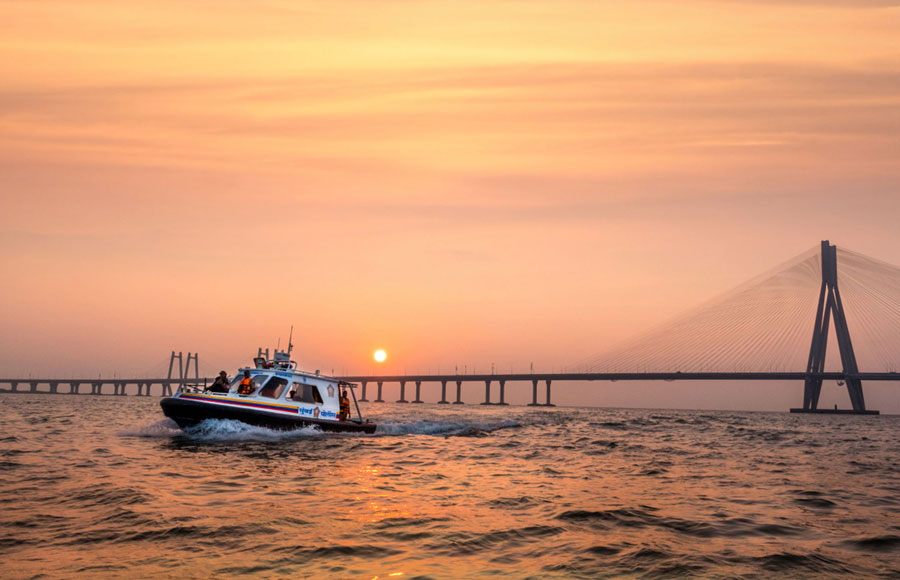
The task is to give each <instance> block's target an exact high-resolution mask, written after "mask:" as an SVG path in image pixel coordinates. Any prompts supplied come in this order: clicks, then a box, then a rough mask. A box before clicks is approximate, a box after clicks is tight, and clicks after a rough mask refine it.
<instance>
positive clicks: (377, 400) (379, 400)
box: [375, 381, 384, 403]
mask: <svg viewBox="0 0 900 580" xmlns="http://www.w3.org/2000/svg"><path fill="white" fill-rule="evenodd" d="M382 385H384V383H383V382H382V381H378V398H377V399H375V402H376V403H383V402H384V399H382V398H381V387H382Z"/></svg>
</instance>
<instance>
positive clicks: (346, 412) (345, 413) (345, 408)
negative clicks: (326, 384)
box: [338, 389, 350, 421]
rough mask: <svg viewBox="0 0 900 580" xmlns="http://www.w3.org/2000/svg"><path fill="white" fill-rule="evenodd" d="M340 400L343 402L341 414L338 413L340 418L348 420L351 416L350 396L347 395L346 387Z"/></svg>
mask: <svg viewBox="0 0 900 580" xmlns="http://www.w3.org/2000/svg"><path fill="white" fill-rule="evenodd" d="M338 400H339V401H340V403H341V412H340V415H338V419H340V420H341V421H346V420H347V419H349V418H350V397H348V396H347V389H344V393H343V394H342V395H341V397H340V399H338Z"/></svg>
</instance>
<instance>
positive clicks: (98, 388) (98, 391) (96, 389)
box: [91, 383, 103, 395]
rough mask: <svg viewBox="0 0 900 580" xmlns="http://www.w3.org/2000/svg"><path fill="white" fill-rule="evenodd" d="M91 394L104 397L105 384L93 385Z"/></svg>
mask: <svg viewBox="0 0 900 580" xmlns="http://www.w3.org/2000/svg"><path fill="white" fill-rule="evenodd" d="M91 394H92V395H102V394H103V383H91Z"/></svg>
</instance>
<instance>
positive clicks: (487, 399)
mask: <svg viewBox="0 0 900 580" xmlns="http://www.w3.org/2000/svg"><path fill="white" fill-rule="evenodd" d="M492 404H493V403H491V380H490V379H487V380H486V381H484V402H483V403H482V405H492Z"/></svg>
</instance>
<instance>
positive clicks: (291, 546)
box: [0, 394, 900, 580]
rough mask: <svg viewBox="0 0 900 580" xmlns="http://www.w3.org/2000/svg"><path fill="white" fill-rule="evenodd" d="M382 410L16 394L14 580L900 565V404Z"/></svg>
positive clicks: (604, 573) (11, 437) (589, 574)
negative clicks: (310, 425) (301, 427)
mask: <svg viewBox="0 0 900 580" xmlns="http://www.w3.org/2000/svg"><path fill="white" fill-rule="evenodd" d="M366 412H367V416H369V417H371V418H373V419H374V420H376V421H377V422H378V423H379V429H378V432H377V433H376V434H375V435H373V436H349V435H322V434H318V433H315V432H312V431H308V430H305V431H301V432H297V433H277V432H272V431H268V430H265V429H260V428H251V427H248V426H245V425H242V424H239V423H228V422H211V423H207V424H204V425H202V426H200V427H198V428H196V429H194V430H192V431H189V432H182V431H180V430H178V429H177V428H174V426H173V424H171V423H169V422H168V421H167V420H164V419H163V417H162V414H161V413H160V411H159V407H158V400H157V399H155V398H153V399H144V398H136V397H135V398H131V397H129V398H112V397H109V398H106V397H102V398H101V397H67V396H49V395H26V394H19V395H11V394H6V395H0V418H2V424H3V426H4V432H3V434H2V446H0V461H2V463H0V465H2V470H0V488H2V489H3V490H4V492H3V494H2V495H0V504H2V508H0V577H3V578H9V579H26V578H76V577H80V578H85V577H90V578H139V577H140V578H210V577H211V578H231V577H242V578H281V577H292V578H306V577H310V578H312V577H317V578H360V579H366V580H370V579H372V578H373V577H376V576H377V577H379V578H390V577H398V578H421V579H424V578H433V579H450V578H481V577H493V578H599V577H611V576H621V577H634V578H658V577H710V578H725V577H728V578H767V577H791V578H798V577H800V578H823V577H825V578H827V577H848V576H853V577H873V578H874V577H897V576H898V575H900V517H898V514H900V467H898V463H900V462H898V457H897V443H898V441H900V418H898V417H894V416H880V417H841V416H796V415H789V414H785V413H743V412H710V411H685V410H679V411H673V410H622V409H573V408H555V409H531V408H526V407H506V408H496V407H481V406H477V405H467V406H465V407H442V406H438V405H431V404H427V405H405V406H401V405H395V404H386V405H378V406H375V405H371V406H368V408H366V407H364V413H366ZM401 573H402V575H400V574H401ZM392 574H393V575H395V576H391V575H392Z"/></svg>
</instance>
